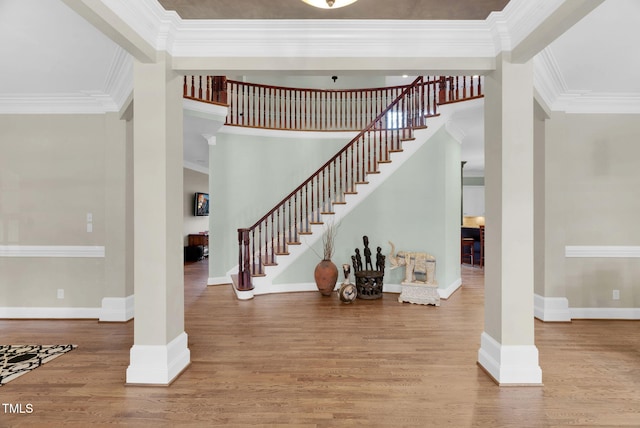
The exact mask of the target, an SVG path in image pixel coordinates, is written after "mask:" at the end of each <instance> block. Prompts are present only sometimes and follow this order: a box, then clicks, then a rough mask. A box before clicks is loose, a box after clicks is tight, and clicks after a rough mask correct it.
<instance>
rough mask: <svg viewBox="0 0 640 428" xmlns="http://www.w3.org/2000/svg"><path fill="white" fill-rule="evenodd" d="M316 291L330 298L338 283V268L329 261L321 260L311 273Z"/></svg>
mask: <svg viewBox="0 0 640 428" xmlns="http://www.w3.org/2000/svg"><path fill="white" fill-rule="evenodd" d="M313 276H314V277H315V280H316V286H317V287H318V291H320V294H322V295H323V296H331V293H332V292H333V289H334V288H335V286H336V282H337V281H338V267H337V266H336V265H335V264H334V263H333V262H332V261H331V260H322V261H321V262H320V263H318V265H317V266H316V270H315V271H314V273H313Z"/></svg>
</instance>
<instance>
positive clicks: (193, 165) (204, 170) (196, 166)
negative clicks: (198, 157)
mask: <svg viewBox="0 0 640 428" xmlns="http://www.w3.org/2000/svg"><path fill="white" fill-rule="evenodd" d="M182 166H183V167H184V168H186V169H190V170H192V171H196V172H201V173H202V174H207V175H209V168H207V167H206V166H203V165H199V164H197V163H194V162H189V161H183V163H182Z"/></svg>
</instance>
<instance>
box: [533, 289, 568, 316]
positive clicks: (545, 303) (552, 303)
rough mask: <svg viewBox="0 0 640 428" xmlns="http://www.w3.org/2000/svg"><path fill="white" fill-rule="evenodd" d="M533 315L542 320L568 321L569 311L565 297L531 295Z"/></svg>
mask: <svg viewBox="0 0 640 428" xmlns="http://www.w3.org/2000/svg"><path fill="white" fill-rule="evenodd" d="M533 315H534V316H535V317H536V318H538V319H539V320H542V321H544V322H569V321H571V318H572V316H571V311H570V309H569V300H568V299H567V298H566V297H544V296H541V295H539V294H534V295H533Z"/></svg>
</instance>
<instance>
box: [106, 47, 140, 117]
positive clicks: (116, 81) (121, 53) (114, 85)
mask: <svg viewBox="0 0 640 428" xmlns="http://www.w3.org/2000/svg"><path fill="white" fill-rule="evenodd" d="M104 92H105V93H106V94H110V96H111V98H112V100H113V102H114V103H115V104H116V105H117V106H118V110H120V109H121V108H122V107H123V106H124V105H125V103H126V102H127V99H128V98H129V97H130V96H131V93H132V92H133V58H132V57H131V55H129V54H128V53H127V51H125V50H124V49H122V48H121V47H119V46H118V49H116V52H115V53H114V55H113V60H112V61H111V66H110V67H109V71H108V72H107V77H106V79H105V82H104Z"/></svg>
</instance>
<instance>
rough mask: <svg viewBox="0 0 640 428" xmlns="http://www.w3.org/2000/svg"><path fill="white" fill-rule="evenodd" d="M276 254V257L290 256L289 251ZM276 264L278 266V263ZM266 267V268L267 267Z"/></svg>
mask: <svg viewBox="0 0 640 428" xmlns="http://www.w3.org/2000/svg"><path fill="white" fill-rule="evenodd" d="M275 254H276V256H288V255H289V252H288V251H284V252H282V251H276V253H275ZM276 264H277V263H276ZM265 266H266V265H265Z"/></svg>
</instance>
